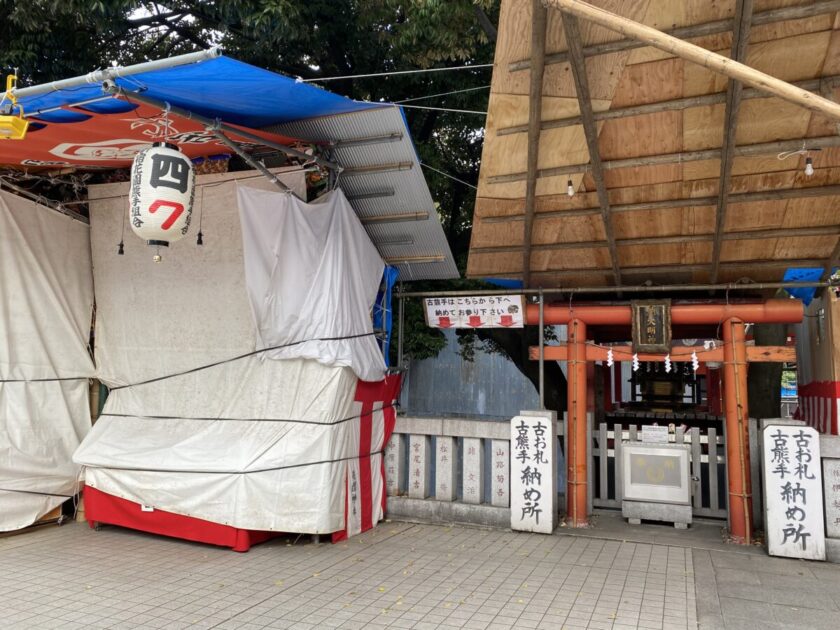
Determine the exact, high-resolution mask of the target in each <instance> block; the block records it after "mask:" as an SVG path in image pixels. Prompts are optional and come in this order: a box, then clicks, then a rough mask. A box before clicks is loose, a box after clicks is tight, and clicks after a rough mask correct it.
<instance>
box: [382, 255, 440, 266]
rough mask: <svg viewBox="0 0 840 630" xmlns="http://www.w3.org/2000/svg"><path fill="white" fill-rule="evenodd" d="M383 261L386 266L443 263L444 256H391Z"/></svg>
mask: <svg viewBox="0 0 840 630" xmlns="http://www.w3.org/2000/svg"><path fill="white" fill-rule="evenodd" d="M383 260H384V261H385V263H386V264H388V265H410V264H418V263H424V264H425V263H440V262H445V261H446V256H444V255H443V254H433V255H431V256H392V257H390V258H383Z"/></svg>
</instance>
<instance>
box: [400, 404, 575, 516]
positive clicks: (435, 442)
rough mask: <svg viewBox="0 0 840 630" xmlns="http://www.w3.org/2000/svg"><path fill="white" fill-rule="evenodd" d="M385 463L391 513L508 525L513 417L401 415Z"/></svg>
mask: <svg viewBox="0 0 840 630" xmlns="http://www.w3.org/2000/svg"><path fill="white" fill-rule="evenodd" d="M559 446H560V445H559V444H558V447H559ZM385 469H386V475H385V477H386V480H387V488H386V490H387V494H388V501H387V511H386V513H387V515H388V516H389V517H394V518H409V519H419V520H426V521H434V522H460V523H474V524H480V525H490V526H494V527H510V420H509V419H501V420H497V421H495V420H484V419H481V420H479V419H469V418H421V417H406V416H399V417H397V424H396V428H395V430H394V434H393V436H392V437H391V440H390V442H389V443H388V446H387V448H386V450H385Z"/></svg>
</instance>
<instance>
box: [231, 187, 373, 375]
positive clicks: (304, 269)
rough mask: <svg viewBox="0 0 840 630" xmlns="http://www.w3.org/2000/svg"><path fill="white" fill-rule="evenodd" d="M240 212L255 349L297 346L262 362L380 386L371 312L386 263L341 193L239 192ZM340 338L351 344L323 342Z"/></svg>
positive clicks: (242, 189)
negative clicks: (291, 362)
mask: <svg viewBox="0 0 840 630" xmlns="http://www.w3.org/2000/svg"><path fill="white" fill-rule="evenodd" d="M239 213H240V216H241V218H242V236H243V238H244V239H245V275H246V278H247V283H248V294H249V296H250V298H251V307H252V309H253V312H254V320H255V324H256V328H257V347H258V348H274V347H276V346H281V345H285V344H295V345H291V346H289V347H286V348H278V349H275V350H271V351H270V352H266V353H265V355H264V356H266V357H268V358H270V359H286V358H290V357H303V358H307V359H315V360H316V361H318V362H319V363H323V364H324V365H345V366H348V367H351V368H352V369H353V371H354V372H355V373H356V376H358V377H359V378H360V379H362V380H363V381H379V380H381V379H382V377H383V376H384V374H385V362H384V359H383V357H382V353H381V351H380V350H379V346H378V345H377V343H376V339H375V338H374V337H373V336H372V335H371V333H372V332H373V325H372V323H371V317H370V309H371V306H372V305H373V303H374V301H375V300H376V292H377V290H378V289H379V283H380V281H381V279H382V272H383V270H384V268H385V264H384V263H383V262H382V258H380V256H379V252H377V250H376V248H375V247H374V246H373V243H371V241H370V238H369V237H368V235H367V232H365V229H364V227H362V224H361V223H360V222H359V219H358V217H357V216H356V214H355V212H353V208H351V207H350V202H348V201H347V198H346V197H345V196H344V193H343V192H342V191H341V189H336V190H334V191H332V192H330V193H327V194H326V195H324V196H323V197H321V198H319V199H318V200H317V201H315V202H314V203H306V202H304V201H301V200H300V199H298V198H297V197H295V196H294V195H291V194H288V193H282V192H276V191H264V190H256V189H253V188H245V187H240V188H239ZM340 337H350V338H349V339H343V340H340V341H323V340H324V339H335V338H340ZM316 340H322V341H316ZM299 342H304V343H299Z"/></svg>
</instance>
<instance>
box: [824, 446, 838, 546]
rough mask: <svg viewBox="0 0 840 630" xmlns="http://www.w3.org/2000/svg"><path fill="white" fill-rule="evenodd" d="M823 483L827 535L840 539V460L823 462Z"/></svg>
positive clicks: (825, 460)
mask: <svg viewBox="0 0 840 630" xmlns="http://www.w3.org/2000/svg"><path fill="white" fill-rule="evenodd" d="M823 481H824V484H825V531H826V535H827V536H828V537H829V538H840V459H824V460H823Z"/></svg>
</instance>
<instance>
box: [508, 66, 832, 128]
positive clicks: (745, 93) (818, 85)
mask: <svg viewBox="0 0 840 630" xmlns="http://www.w3.org/2000/svg"><path fill="white" fill-rule="evenodd" d="M838 82H840V75H831V76H825V77H820V78H819V79H807V80H805V81H795V82H793V83H791V85H795V86H796V87H800V88H802V89H803V90H808V91H809V92H815V91H819V92H820V93H821V94H822V95H823V96H825V97H826V98H830V97H831V92H832V91H833V89H834V87H835V86H836V85H837V84H838ZM756 98H771V96H770V95H769V94H766V93H764V92H762V91H760V90H755V89H753V88H749V89H747V90H742V91H741V100H750V99H756ZM725 102H726V92H715V93H714V94H703V95H701V96H686V97H685V98H675V99H673V100H669V101H658V102H655V103H646V104H644V105H633V106H631V107H619V108H618V109H608V110H606V111H603V112H595V114H594V115H595V120H597V121H601V120H616V119H619V118H630V117H632V116H643V115H645V114H657V113H659V112H673V111H682V110H684V109H689V108H691V107H704V106H707V105H718V104H720V103H725ZM579 124H581V117H580V116H570V117H568V118H554V119H551V120H544V121H543V123H542V127H541V129H542V130H543V131H545V130H547V129H560V128H563V127H574V126H575V125H579ZM526 131H528V125H515V126H513V127H502V128H501V129H499V131H498V132H497V134H496V135H499V136H509V135H511V134H516V133H525V132H526Z"/></svg>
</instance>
